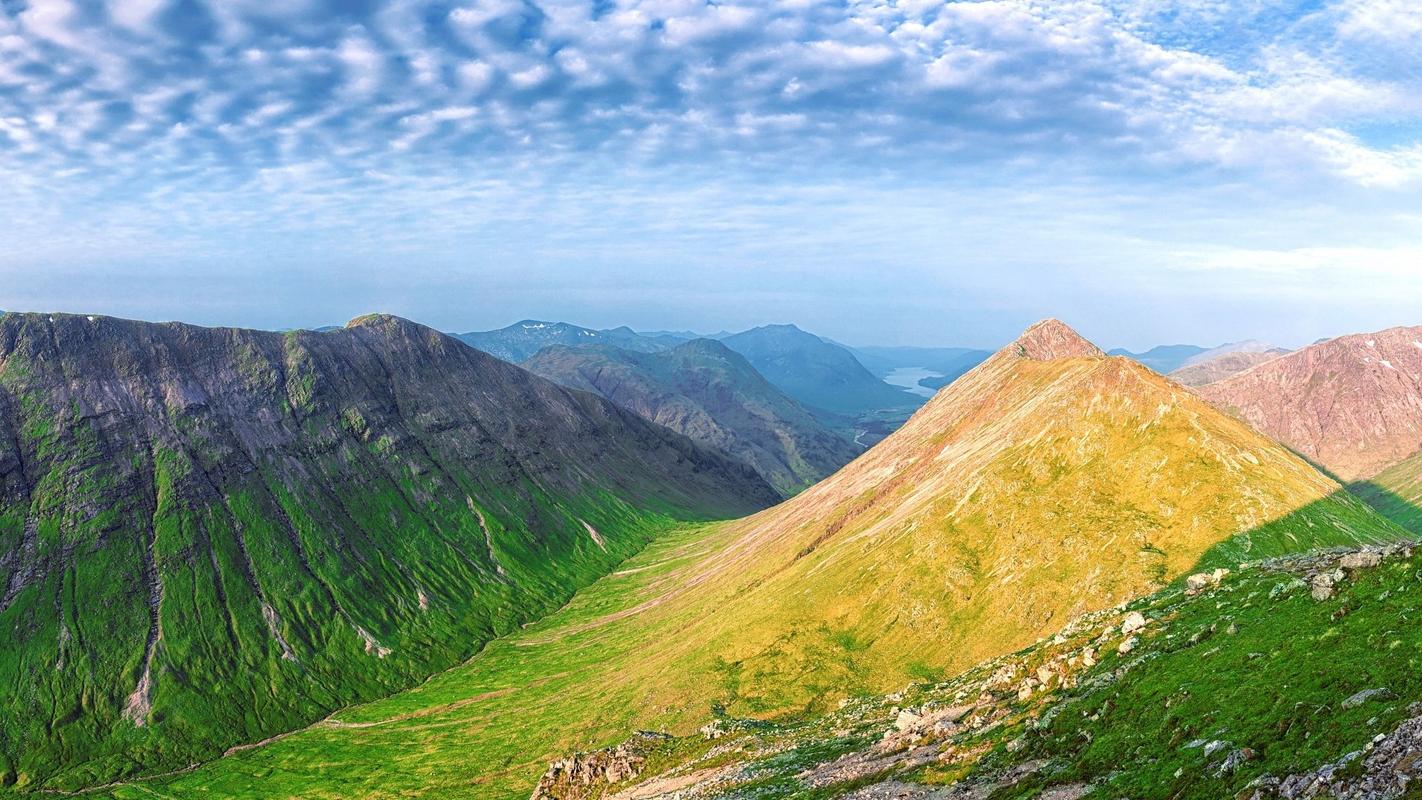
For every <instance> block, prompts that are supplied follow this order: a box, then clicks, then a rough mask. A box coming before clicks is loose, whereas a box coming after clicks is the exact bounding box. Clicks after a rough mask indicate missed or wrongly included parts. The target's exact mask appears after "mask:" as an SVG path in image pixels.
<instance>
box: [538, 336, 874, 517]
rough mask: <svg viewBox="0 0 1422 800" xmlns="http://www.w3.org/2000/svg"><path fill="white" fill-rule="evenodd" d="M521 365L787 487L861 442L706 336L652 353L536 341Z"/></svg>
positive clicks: (811, 478) (846, 458) (819, 472)
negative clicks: (822, 419) (593, 394)
mask: <svg viewBox="0 0 1422 800" xmlns="http://www.w3.org/2000/svg"><path fill="white" fill-rule="evenodd" d="M523 366H524V367H525V368H526V369H528V370H530V371H532V372H534V373H535V374H538V375H542V376H543V377H546V378H548V379H550V380H553V381H555V382H557V383H560V384H562V385H565V386H570V387H573V388H577V389H585V390H588V391H593V392H596V393H598V394H600V395H602V396H603V397H606V398H607V399H609V400H611V401H613V402H615V403H617V404H619V405H622V406H624V407H626V408H629V409H631V410H633V411H635V412H637V413H638V414H640V415H641V416H643V417H644V418H646V419H649V420H651V421H653V422H656V423H658V424H662V425H666V426H667V427H670V428H672V429H673V430H676V431H678V432H680V433H684V434H686V435H688V436H690V437H691V438H692V439H694V440H696V441H698V442H701V443H702V444H705V445H707V446H708V447H712V448H714V449H717V450H719V451H721V452H724V453H726V454H727V455H730V456H732V457H735V458H739V459H741V460H742V461H745V462H747V463H749V464H751V466H753V467H755V469H756V470H757V472H759V473H760V474H761V476H762V477H764V478H765V479H766V480H767V481H768V482H769V483H770V484H771V485H772V486H774V487H775V488H776V489H778V490H779V491H780V492H781V493H782V494H784V495H786V496H789V495H792V494H794V493H795V492H797V491H799V490H800V489H803V488H805V487H806V486H808V485H810V484H813V483H814V482H815V481H817V480H819V479H821V478H823V477H825V476H826V475H828V474H830V473H832V472H834V471H835V470H837V469H839V468H840V467H842V466H844V465H845V464H847V463H849V462H850V461H851V460H853V459H854V457H855V456H857V455H858V454H859V452H860V450H859V448H857V447H855V446H854V445H853V444H851V443H850V442H848V441H846V440H845V439H843V438H841V437H840V436H838V435H837V434H835V433H833V432H832V431H830V430H829V429H828V428H826V427H824V426H823V425H822V424H821V423H820V422H819V421H818V420H817V419H815V417H814V416H813V415H812V414H810V412H809V411H807V410H805V409H804V408H803V407H801V406H800V404H799V403H797V402H796V401H795V400H793V399H791V398H790V397H789V396H787V395H785V394H783V393H782V392H780V390H779V389H777V388H776V387H775V386H773V385H772V384H771V383H770V382H769V381H767V380H766V379H765V378H764V377H762V376H761V375H760V373H759V372H756V370H755V368H754V367H752V366H751V364H750V362H749V361H747V360H746V359H745V358H744V357H743V356H741V355H740V354H738V353H736V352H734V351H732V350H731V349H730V348H728V347H726V346H725V345H724V344H722V343H720V342H717V341H714V340H711V339H692V340H690V341H688V342H685V343H682V344H679V345H677V346H675V347H672V348H669V349H667V350H663V351H660V352H657V353H634V352H632V351H627V350H622V349H620V348H617V347H614V346H611V345H591V346H583V347H577V348H570V347H565V346H558V345H555V346H552V347H546V348H544V349H543V350H540V351H539V352H538V353H537V354H535V355H534V356H533V357H532V358H530V359H528V360H527V361H525V362H524V363H523Z"/></svg>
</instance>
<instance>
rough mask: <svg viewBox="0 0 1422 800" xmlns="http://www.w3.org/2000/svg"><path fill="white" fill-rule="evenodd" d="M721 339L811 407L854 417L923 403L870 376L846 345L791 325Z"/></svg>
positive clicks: (784, 390) (771, 327)
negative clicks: (832, 342)
mask: <svg viewBox="0 0 1422 800" xmlns="http://www.w3.org/2000/svg"><path fill="white" fill-rule="evenodd" d="M721 342H722V343H723V344H725V345H726V346H727V347H729V348H731V349H732V350H734V351H736V352H737V353H740V354H741V355H743V356H745V357H746V359H747V360H748V361H750V363H751V365H752V366H753V367H755V368H756V370H757V371H758V372H760V374H761V375H764V376H765V378H766V380H768V381H770V382H771V383H773V384H775V385H776V386H777V387H779V388H780V390H781V391H783V392H785V393H786V394H788V395H790V396H791V397H793V398H795V399H796V400H798V401H800V402H801V403H803V404H805V405H806V406H809V407H811V408H814V409H823V410H825V411H829V412H832V413H835V414H845V415H851V416H853V415H858V414H863V413H865V412H869V411H876V410H882V409H903V408H914V407H916V406H918V405H919V404H920V403H921V402H922V398H919V397H915V396H914V395H911V394H909V393H908V392H905V391H901V390H899V389H895V388H894V387H892V386H890V385H888V384H887V383H884V382H883V381H882V380H879V379H878V378H876V377H874V374H873V373H871V372H870V371H869V370H867V369H865V367H864V365H863V364H860V363H859V362H858V361H857V360H856V359H855V358H854V354H853V353H851V352H849V351H848V350H846V349H845V348H843V347H840V346H839V345H837V344H831V343H829V342H826V341H825V340H824V339H821V338H820V337H818V336H815V335H814V334H810V333H806V332H805V331H802V330H800V329H799V328H797V327H795V326H794V325H766V326H764V327H760V328H752V329H751V330H748V331H742V332H741V333H737V334H734V335H732V336H727V337H725V338H723V339H721Z"/></svg>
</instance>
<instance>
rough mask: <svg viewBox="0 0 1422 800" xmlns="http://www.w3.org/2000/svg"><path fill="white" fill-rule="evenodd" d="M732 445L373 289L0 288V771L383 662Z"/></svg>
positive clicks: (708, 464)
mask: <svg viewBox="0 0 1422 800" xmlns="http://www.w3.org/2000/svg"><path fill="white" fill-rule="evenodd" d="M777 499H778V495H777V494H776V493H775V492H774V491H773V490H772V489H771V487H770V486H769V485H767V484H766V483H765V482H764V481H763V480H762V479H761V478H760V477H759V476H758V475H757V474H756V473H755V472H753V471H752V470H751V469H750V468H749V467H747V466H745V465H744V464H742V463H740V462H737V461H733V460H731V459H729V458H727V457H724V456H722V455H719V454H717V453H715V452H712V451H710V450H707V449H705V448H702V447H700V446H699V445H696V444H695V443H693V442H692V441H690V440H689V439H687V438H686V437H684V436H682V435H680V434H676V433H674V432H672V431H669V430H667V429H666V428H663V427H661V426H657V425H653V424H650V423H648V422H646V421H644V420H643V419H642V418H640V417H638V416H636V415H635V414H633V413H631V412H628V411H625V410H623V409H621V408H619V407H618V406H616V405H614V404H612V403H609V402H608V401H606V400H604V399H602V398H600V397H597V396H595V395H592V394H588V393H584V392H576V391H569V390H567V389H564V388H562V387H559V386H557V385H555V384H553V383H551V382H549V381H546V380H543V379H541V378H538V377H536V376H534V375H532V374H530V373H528V372H526V371H524V370H522V369H519V368H517V367H514V366H512V365H509V364H507V363H505V362H502V361H499V360H497V359H495V358H492V357H489V356H486V355H484V354H482V353H479V352H478V351H476V350H473V349H471V348H469V347H466V346H464V345H463V344H461V343H459V342H457V341H456V340H454V339H451V338H449V337H447V336H445V335H443V334H439V333H437V332H435V331H432V330H430V329H428V328H424V327H422V326H419V325H415V324H413V323H410V322H407V321H404V320H401V319H398V318H395V317H389V316H380V315H376V316H369V317H363V318H360V319H357V320H355V321H353V322H352V323H351V324H350V325H348V326H347V327H346V328H344V329H342V330H339V331H334V332H329V333H310V332H300V331H297V332H291V333H287V334H278V333H265V332H258V331H247V330H234V329H209V328H197V327H193V326H187V325H179V324H149V323H136V322H127V321H123V320H117V319H111V318H105V317H94V316H90V317H84V316H69V315H38V314H13V313H12V314H6V315H4V316H3V317H0V578H3V581H4V583H3V587H4V593H3V597H0V624H3V627H4V630H5V631H6V632H7V644H6V647H5V648H4V651H3V655H0V685H3V686H5V687H6V688H5V691H4V692H3V693H0V716H3V718H4V719H5V724H4V726H0V777H3V784H4V785H7V786H16V787H21V788H31V789H32V788H34V787H37V786H45V787H51V788H63V787H78V786H88V785H93V784H101V783H105V782H107V781H110V780H113V779H116V778H121V777H123V776H126V775H129V774H132V773H135V772H152V771H157V770H162V769H172V768H176V767H181V766H184V765H186V764H190V763H193V762H194V761H196V760H201V759H207V758H212V757H215V756H218V755H220V754H221V753H222V752H223V751H224V750H225V749H226V748H228V747H230V746H233V745H238V744H241V743H244V742H252V741H256V740H258V739H261V738H263V737H265V736H269V735H272V734H278V733H282V732H285V731H288V730H291V729H293V728H296V727H300V726H301V725H304V724H308V723H310V722H313V721H315V720H317V719H319V718H321V717H323V716H325V715H327V714H329V713H330V712H331V711H333V710H334V709H336V708H339V707H342V706H345V705H348V704H350V703H352V702H356V701H361V700H367V699H371V698H374V697H378V696H382V695H386V694H389V693H391V692H392V691H395V690H398V689H401V688H404V687H408V686H411V685H413V684H415V683H417V682H418V681H420V680H422V679H423V678H425V677H427V676H429V675H430V674H432V673H434V672H437V671H439V670H442V669H447V668H449V667H451V666H454V665H456V664H458V663H460V662H462V661H464V660H465V659H467V658H469V657H470V656H471V655H472V654H474V653H475V652H477V651H478V650H479V648H480V646H481V645H482V644H483V643H484V642H487V641H489V640H490V639H492V638H494V637H497V636H500V635H504V634H507V633H509V632H511V631H515V630H517V629H518V627H519V626H520V625H521V624H523V623H526V622H529V621H531V620H534V619H537V618H539V617H540V616H542V615H543V614H546V613H547V612H549V611H552V610H554V609H556V608H557V607H558V606H560V605H562V604H563V603H565V602H566V601H567V599H568V597H569V596H570V595H571V594H572V593H573V592H574V590H576V589H577V588H579V587H581V586H583V585H585V584H587V583H589V582H591V581H592V580H594V579H596V578H597V577H599V576H601V575H603V574H605V573H607V572H608V571H609V570H610V569H611V568H612V567H613V566H614V565H616V564H617V563H618V562H620V561H621V560H623V559H624V558H626V557H627V556H629V555H631V554H632V553H635V552H637V551H638V550H640V549H641V548H642V547H643V546H644V545H645V544H646V543H647V542H648V541H649V540H651V539H652V538H654V537H655V536H656V535H657V534H658V533H659V532H661V531H664V530H665V529H667V528H669V527H674V526H676V525H679V524H682V523H683V522H685V521H688V520H696V519H707V518H715V517H726V516H735V515H739V514H743V513H745V512H748V511H752V510H755V509H757V508H760V507H764V506H766V505H769V504H771V503H773V502H775V501H776V500H777Z"/></svg>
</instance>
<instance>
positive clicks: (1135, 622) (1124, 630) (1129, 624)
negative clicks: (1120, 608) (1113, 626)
mask: <svg viewBox="0 0 1422 800" xmlns="http://www.w3.org/2000/svg"><path fill="white" fill-rule="evenodd" d="M1145 626H1146V618H1145V615H1144V614H1142V613H1141V612H1139V611H1132V612H1131V613H1129V614H1127V615H1126V618H1125V620H1123V621H1122V622H1121V635H1122V636H1130V635H1131V634H1133V633H1135V632H1136V631H1138V630H1140V629H1141V628H1144V627H1145Z"/></svg>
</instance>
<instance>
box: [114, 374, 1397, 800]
mask: <svg viewBox="0 0 1422 800" xmlns="http://www.w3.org/2000/svg"><path fill="white" fill-rule="evenodd" d="M1029 442H1030V444H1029ZM1330 487H1331V488H1330ZM1337 490H1338V487H1337V485H1336V484H1334V483H1332V482H1331V481H1329V480H1327V479H1326V478H1324V477H1323V476H1321V475H1319V474H1318V473H1317V472H1315V471H1313V470H1311V469H1310V468H1308V467H1307V465H1305V464H1304V463H1303V462H1302V461H1300V460H1299V459H1297V458H1295V457H1294V456H1292V455H1291V454H1289V453H1287V452H1286V451H1284V450H1282V448H1279V447H1277V446H1276V445H1274V444H1272V443H1271V442H1268V441H1267V440H1265V439H1263V438H1262V437H1260V436H1258V435H1257V434H1255V433H1253V432H1252V431H1249V430H1248V429H1247V428H1245V427H1244V426H1243V425H1241V424H1239V423H1237V422H1235V421H1233V420H1229V419H1226V418H1224V417H1223V416H1221V415H1219V414H1218V413H1217V412H1214V411H1213V410H1212V409H1209V408H1207V407H1204V406H1203V404H1202V403H1200V402H1199V401H1198V400H1196V399H1195V398H1194V397H1193V395H1190V394H1188V393H1187V392H1184V391H1183V390H1179V389H1178V388H1174V387H1173V385H1172V384H1169V383H1168V382H1166V381H1164V380H1163V379H1160V378H1159V376H1154V375H1151V374H1150V373H1148V372H1146V371H1145V370H1144V369H1143V368H1141V367H1139V366H1138V365H1134V364H1130V363H1128V362H1125V361H1123V360H1120V359H1105V358H1077V359H1069V360H1066V361H1057V362H1037V361H1031V360H1029V359H1019V360H999V361H998V362H995V363H992V364H990V365H989V366H988V367H987V368H986V369H985V371H980V372H979V373H976V375H975V376H974V375H970V376H967V377H965V379H964V380H963V381H960V382H959V383H957V384H954V386H953V387H951V388H950V389H949V390H948V391H947V392H945V393H942V394H940V396H939V398H938V399H936V400H935V401H934V403H933V404H931V405H930V407H929V408H927V409H925V411H924V412H921V414H920V416H919V417H918V418H916V419H915V420H914V421H913V422H911V423H910V425H909V426H906V427H905V429H904V430H903V431H901V432H900V433H898V434H896V435H895V437H892V438H891V440H889V441H888V442H886V443H885V444H884V445H882V446H881V447H880V448H876V449H875V450H874V451H872V452H871V453H870V454H868V455H866V456H865V457H864V458H861V459H860V460H859V461H856V462H855V463H854V464H853V465H851V466H850V467H848V468H846V469H845V470H843V471H841V472H840V473H838V474H837V475H836V476H834V477H833V478H831V479H830V480H828V481H825V482H824V483H822V484H820V485H819V486H816V487H814V488H812V489H811V490H809V491H807V492H806V493H804V494H802V495H800V496H799V497H797V498H795V499H794V500H791V501H789V502H787V503H786V504H783V505H782V506H780V507H777V508H776V509H772V510H770V511H768V512H764V513H762V514H760V515H757V516H755V517H751V518H749V519H747V520H744V521H741V522H736V523H727V524H721V525H716V526H711V527H709V528H705V529H700V530H695V531H689V532H688V533H686V534H685V535H684V536H681V537H678V538H676V539H675V540H668V541H665V542H659V543H657V544H656V545H654V546H653V547H652V548H651V549H649V550H648V551H647V552H645V553H644V554H642V555H641V556H639V557H637V558H635V559H633V560H632V561H631V562H630V563H629V564H628V565H626V567H625V568H624V570H623V571H622V574H619V575H616V576H614V577H611V578H608V579H606V580H604V581H603V582H600V583H599V584H597V585H595V586H594V587H592V588H591V589H589V590H588V591H586V592H584V593H582V594H580V595H579V596H578V598H577V599H576V600H575V602H574V604H573V605H572V606H570V607H569V608H568V609H565V610H564V611H562V612H560V613H559V614H557V615H555V616H554V617H551V618H549V619H547V620H544V621H543V622H540V623H539V624H538V625H536V626H533V627H531V628H529V629H528V630H526V631H522V632H520V633H519V634H516V635H515V636H513V637H510V638H508V639H505V640H500V641H498V642H496V643H495V644H494V645H493V646H491V647H490V649H489V650H488V651H487V652H486V653H484V654H482V655H480V656H479V657H477V658H475V659H474V660H472V661H471V662H470V664H468V665H467V666H465V667H462V668H459V669H456V670H453V671H451V672H449V673H447V674H445V675H443V676H441V677H440V678H438V679H436V680H435V681H432V682H431V683H430V684H429V685H428V686H426V687H425V688H423V689H421V690H419V691H416V692H411V693H406V694H402V695H399V696H396V697H393V698H389V699H387V700H384V701H380V702H377V703H374V704H371V705H369V706H364V707H360V708H357V709H352V710H351V711H349V712H345V713H343V714H341V715H338V719H339V720H340V721H341V722H344V723H351V722H360V723H375V724H374V725H372V726H370V727H363V728H352V727H349V726H338V725H326V726H321V727H318V728H317V729H314V730H311V731H308V732H305V733H302V734H300V735H298V736H294V737H292V738H291V739H288V740H285V741H283V742H280V743H278V744H276V745H273V746H271V747H267V748H263V749H260V750H256V751H252V752H249V753H243V754H241V755H239V756H237V757H235V758H230V759H225V760H223V761H221V762H218V763H216V764H214V765H211V766H209V767H207V768H204V769H202V770H199V771H197V772H194V773H192V774H189V775H185V776H182V777H180V778H177V779H176V780H175V782H174V783H173V784H172V785H171V786H170V787H169V788H170V790H172V791H175V792H177V793H178V794H186V793H191V792H195V791H198V790H200V789H216V790H220V792H221V793H222V794H229V793H230V794H238V795H240V794H242V793H243V787H244V786H251V785H255V784H253V781H256V780H261V781H263V782H264V783H263V786H264V787H270V786H277V787H280V790H281V791H282V792H289V793H291V794H299V795H302V796H306V797H316V796H325V797H338V796H344V795H350V794H372V795H375V796H380V795H381V794H382V793H385V792H390V793H396V792H399V791H413V790H416V789H419V790H421V791H429V792H430V793H431V795H432V796H440V795H441V794H444V795H445V796H458V795H459V794H461V793H462V792H467V791H468V787H469V785H470V783H471V782H479V783H481V784H482V788H481V789H480V793H481V796H488V797H515V796H519V795H521V794H524V793H525V792H526V791H527V790H528V788H529V786H530V783H531V782H532V780H533V779H534V778H535V777H536V775H537V774H538V772H539V771H540V769H541V766H542V764H543V762H544V761H546V759H547V758H548V757H550V756H552V755H554V754H558V753H562V752H566V751H568V750H571V749H577V748H586V747H589V746H593V745H598V744H606V743H607V742H609V741H612V740H614V739H617V738H619V736H620V735H621V734H625V733H626V732H628V731H629V730H630V729H632V728H634V727H657V728H666V729H671V730H676V731H680V732H685V731H686V730H688V729H689V728H691V727H694V726H695V725H697V724H699V723H700V722H703V721H704V720H705V719H707V718H709V717H710V715H711V710H712V707H713V706H716V707H720V708H724V709H726V710H728V711H729V712H730V713H734V714H742V715H745V714H750V715H770V714H784V713H791V712H794V711H796V710H799V709H816V708H824V707H825V704H826V702H827V701H828V700H831V699H833V698H835V697H837V696H842V695H847V694H856V693H863V692H869V691H876V690H884V689H886V688H888V687H892V686H897V685H901V684H902V683H903V682H905V681H907V680H910V679H913V678H918V679H925V678H934V677H937V676H941V675H944V674H951V673H952V672H954V671H956V670H958V669H962V668H964V667H967V666H968V665H970V664H972V663H974V662H975V661H977V660H979V659H981V658H984V657H988V656H992V655H995V654H997V653H1001V652H1005V651H1008V650H1012V649H1014V648H1017V647H1020V646H1022V645H1023V644H1026V643H1027V642H1030V641H1031V640H1032V639H1033V638H1035V637H1036V636H1038V635H1041V634H1043V633H1046V632H1048V631H1050V630H1053V629H1054V628H1056V627H1058V626H1060V624H1061V623H1062V621H1064V620H1065V619H1067V618H1069V617H1070V616H1072V615H1073V614H1076V613H1080V612H1082V611H1086V610H1089V609H1091V608H1100V607H1105V606H1109V605H1112V604H1114V603H1116V602H1119V601H1121V600H1125V599H1127V598H1130V597H1133V596H1136V595H1138V594H1140V593H1142V592H1146V591H1149V590H1150V589H1151V588H1152V587H1159V586H1161V585H1163V582H1164V581H1166V580H1169V579H1170V578H1172V577H1174V576H1176V575H1179V574H1182V573H1184V572H1186V571H1188V570H1190V569H1191V568H1193V567H1194V566H1195V565H1196V564H1197V563H1199V562H1200V561H1201V560H1202V559H1203V560H1204V562H1205V563H1233V562H1234V561H1237V560H1238V559H1241V558H1263V557H1267V556H1272V555H1278V554H1280V553H1287V552H1293V551H1297V550H1304V549H1309V548H1312V547H1317V546H1327V545H1334V544H1352V543H1356V542H1359V541H1374V540H1382V539H1389V538H1395V537H1397V536H1399V535H1401V531H1400V530H1398V529H1397V528H1395V527H1393V526H1391V525H1390V524H1389V523H1387V522H1386V521H1384V520H1382V519H1381V518H1380V517H1378V516H1377V515H1376V514H1374V513H1372V512H1371V511H1370V510H1369V509H1368V508H1366V507H1365V506H1363V505H1362V504H1361V503H1359V502H1358V501H1357V500H1355V499H1353V498H1352V497H1351V496H1349V495H1347V494H1346V493H1338V492H1337ZM1241 528H1247V529H1248V530H1247V531H1246V532H1244V533H1242V534H1239V535H1236V536H1233V537H1232V536H1231V534H1235V533H1236V532H1238V531H1240V530H1241ZM1226 540H1227V541H1226ZM1222 542H1223V544H1221V543H1222ZM490 692H503V693H501V694H497V695H494V696H488V693H490ZM479 697H482V698H483V699H480V700H478V701H477V702H468V703H466V701H468V700H469V699H470V698H479ZM461 704H462V705H461ZM431 787H435V788H431ZM135 796H136V795H135Z"/></svg>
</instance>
